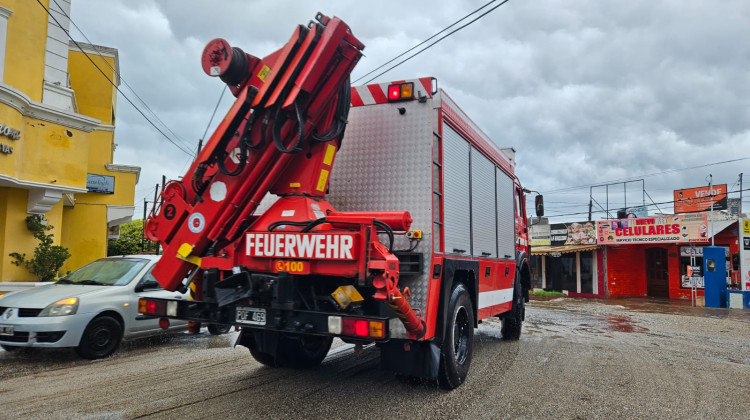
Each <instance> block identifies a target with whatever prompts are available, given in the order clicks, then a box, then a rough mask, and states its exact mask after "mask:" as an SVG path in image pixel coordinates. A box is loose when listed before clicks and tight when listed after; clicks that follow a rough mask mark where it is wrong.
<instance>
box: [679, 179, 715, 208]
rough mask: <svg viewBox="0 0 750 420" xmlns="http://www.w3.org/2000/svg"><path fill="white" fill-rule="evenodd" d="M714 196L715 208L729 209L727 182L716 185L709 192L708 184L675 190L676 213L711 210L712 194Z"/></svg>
mask: <svg viewBox="0 0 750 420" xmlns="http://www.w3.org/2000/svg"><path fill="white" fill-rule="evenodd" d="M712 193H713V198H714V210H726V209H727V184H721V185H714V186H712V187H711V191H710V192H709V190H708V186H705V187H698V188H688V189H685V190H675V191H674V212H675V213H696V212H701V211H709V210H711V194H712Z"/></svg>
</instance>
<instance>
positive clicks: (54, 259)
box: [8, 214, 70, 281]
mask: <svg viewBox="0 0 750 420" xmlns="http://www.w3.org/2000/svg"><path fill="white" fill-rule="evenodd" d="M45 222H46V219H45V218H44V217H43V216H40V215H37V214H35V215H32V216H27V217H26V227H27V228H28V229H29V230H30V231H31V232H32V233H33V235H34V238H36V240H38V241H39V245H37V247H36V248H34V258H30V259H27V258H26V254H25V253H23V254H20V253H18V252H11V253H10V254H8V255H9V256H10V257H11V258H13V261H11V264H14V265H17V266H19V267H24V268H26V269H27V270H29V272H30V273H31V274H33V275H35V276H36V277H37V278H38V279H39V281H52V280H54V279H55V277H57V276H58V275H59V271H60V268H61V267H62V266H63V264H64V263H65V260H67V259H68V258H70V252H68V248H65V247H62V246H60V245H52V243H53V239H52V238H53V237H54V235H53V234H51V233H47V231H50V230H52V229H53V228H54V227H53V226H52V225H48V224H46V223H45Z"/></svg>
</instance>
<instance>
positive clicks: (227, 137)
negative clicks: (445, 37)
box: [145, 14, 424, 338]
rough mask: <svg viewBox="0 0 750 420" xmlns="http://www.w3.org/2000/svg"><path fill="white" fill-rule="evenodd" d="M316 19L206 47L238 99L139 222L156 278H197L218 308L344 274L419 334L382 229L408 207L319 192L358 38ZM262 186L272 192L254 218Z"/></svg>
mask: <svg viewBox="0 0 750 420" xmlns="http://www.w3.org/2000/svg"><path fill="white" fill-rule="evenodd" d="M316 20H317V22H310V24H309V25H308V27H304V26H301V25H300V26H299V27H298V28H297V29H296V31H295V32H294V34H293V35H292V37H291V39H290V40H289V42H287V44H286V45H285V46H284V47H283V48H281V49H279V50H277V51H276V52H274V53H272V54H270V55H268V56H267V57H265V58H257V57H254V56H252V55H250V54H246V53H245V52H243V51H242V50H240V49H239V48H233V47H230V45H229V44H228V43H227V42H226V41H225V40H223V39H215V40H213V41H211V42H210V43H209V44H208V45H207V46H206V48H205V50H204V52H203V57H202V65H203V69H204V71H205V72H206V73H207V74H209V75H211V76H218V77H219V78H220V79H221V80H222V81H224V82H225V83H227V85H228V86H229V88H230V90H231V91H232V93H233V94H234V95H235V96H236V98H237V100H236V101H235V103H234V105H233V106H232V107H231V109H230V111H229V113H228V114H227V116H226V117H225V118H224V120H223V121H222V122H221V123H220V125H219V126H218V128H217V130H216V132H215V133H214V134H213V135H212V136H211V138H210V139H209V140H208V141H207V142H206V145H205V147H204V148H203V149H202V150H201V151H200V152H199V154H198V157H197V158H196V160H195V161H194V162H193V164H192V165H191V167H190V169H189V170H188V171H187V173H186V174H185V176H184V177H183V178H182V180H180V181H170V182H169V183H167V184H166V185H165V186H164V188H163V190H162V192H161V200H160V205H159V206H158V207H156V208H155V209H154V210H153V211H152V212H151V214H150V216H149V218H148V220H147V223H146V226H145V231H146V235H147V236H148V238H149V239H151V240H154V241H158V242H160V243H161V245H162V247H163V249H164V252H163V257H162V258H161V259H160V261H159V262H158V264H157V265H156V267H155V268H154V270H153V275H154V276H155V277H156V279H157V280H158V281H159V283H161V285H162V286H163V287H164V288H166V289H168V290H176V289H181V290H184V289H185V288H186V287H187V286H188V284H189V283H190V282H195V283H196V284H197V285H198V287H196V289H197V291H198V297H197V300H201V299H203V298H204V297H205V298H206V301H211V300H213V302H214V306H215V307H216V308H218V309H217V310H220V309H221V307H223V306H225V305H230V304H233V303H236V302H240V301H242V300H243V299H244V300H246V299H254V298H257V297H258V296H259V295H261V294H263V293H269V294H271V295H272V299H271V300H270V301H271V302H272V305H275V306H276V309H284V308H287V309H292V306H293V303H292V302H293V298H292V296H291V294H293V293H294V286H293V285H292V284H293V282H294V281H297V280H299V278H301V277H305V276H307V277H308V278H310V279H319V278H329V277H336V278H340V279H351V285H354V286H363V287H367V288H371V289H372V290H374V293H373V296H372V298H373V299H374V300H375V301H380V302H384V303H386V304H387V305H388V306H389V307H391V309H393V311H394V312H395V314H396V315H397V316H398V317H399V318H400V319H401V320H402V321H403V324H404V326H405V328H406V330H407V331H408V333H409V334H410V335H411V336H412V337H414V338H417V337H420V336H421V335H422V334H423V333H424V324H423V322H422V321H421V320H420V318H419V317H418V316H417V315H416V314H415V312H414V310H413V309H412V308H411V306H410V305H409V303H408V297H409V293H408V290H404V291H403V292H402V291H401V290H399V288H398V278H399V262H398V259H397V258H396V256H394V255H393V254H392V253H391V252H390V250H389V247H387V246H385V245H383V244H381V243H380V241H379V238H378V235H379V234H383V232H385V233H387V234H388V235H390V236H391V238H392V235H393V231H402V232H403V231H407V230H408V229H409V227H410V224H411V217H410V215H409V213H408V212H406V211H402V212H395V211H394V212H337V211H336V210H334V209H333V207H332V206H331V205H330V204H329V203H328V202H327V201H326V200H325V198H324V197H325V195H326V190H327V187H328V176H329V174H330V171H331V168H332V166H333V163H334V158H335V155H336V152H337V150H338V148H339V147H340V145H341V141H342V138H343V136H344V129H345V127H346V118H347V115H348V110H349V102H350V86H349V74H350V73H351V71H352V69H353V68H354V66H355V65H356V63H357V61H358V60H359V58H360V56H361V54H362V52H361V50H362V49H363V48H364V45H363V44H362V43H360V42H359V41H358V40H357V39H356V38H355V37H354V35H352V33H351V31H350V30H349V28H348V26H347V25H346V24H345V23H344V22H342V21H341V20H339V19H338V18H336V17H334V18H328V17H326V16H324V15H322V14H318V15H317V16H316ZM269 192H270V193H272V194H275V195H278V196H279V198H278V200H277V201H276V202H275V203H274V204H273V205H272V206H271V207H270V208H269V209H268V210H267V211H266V212H264V213H263V214H262V215H255V214H254V212H255V210H256V209H257V208H258V205H259V203H260V202H261V200H262V199H263V198H264V197H265V196H266V194H267V193H269ZM391 242H392V241H391ZM186 277H187V281H185V278H186ZM295 278H296V280H295ZM186 283H187V284H186ZM204 283H205V284H204ZM208 283H210V284H208ZM201 294H203V295H204V296H201ZM355 294H356V292H355ZM183 315H185V314H183ZM178 316H179V315H178ZM191 316H192V315H190V314H187V315H185V318H190V317H191ZM264 316H265V315H264ZM261 324H262V323H260V322H258V323H257V325H261ZM280 325H283V324H277V328H279V326H280ZM313 333H314V331H313Z"/></svg>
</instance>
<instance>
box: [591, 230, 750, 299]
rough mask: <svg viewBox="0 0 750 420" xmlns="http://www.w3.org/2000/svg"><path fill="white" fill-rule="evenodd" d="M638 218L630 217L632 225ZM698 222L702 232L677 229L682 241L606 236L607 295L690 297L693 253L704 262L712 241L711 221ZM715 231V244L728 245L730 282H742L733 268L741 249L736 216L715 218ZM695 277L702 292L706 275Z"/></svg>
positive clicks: (698, 289) (699, 293) (699, 294)
mask: <svg viewBox="0 0 750 420" xmlns="http://www.w3.org/2000/svg"><path fill="white" fill-rule="evenodd" d="M669 217H678V216H669ZM679 217H683V216H679ZM643 219H654V218H653V217H652V218H643ZM638 220H640V219H629V222H630V224H631V225H632V224H634V223H635V222H636V221H638ZM612 222H617V221H612ZM599 223H602V222H599ZM604 223H611V222H610V221H605V222H604ZM611 225H614V223H612V224H611ZM698 226H699V227H698V232H689V233H685V235H687V236H684V237H683V235H682V233H681V232H685V231H687V230H689V229H684V227H682V225H681V229H680V230H679V231H677V232H678V233H680V234H679V235H674V236H673V238H672V239H674V237H678V238H679V239H677V240H678V241H679V242H657V241H658V238H657V239H654V240H653V242H645V241H644V242H635V243H612V242H614V241H612V240H611V239H610V240H609V241H607V239H608V238H604V241H603V242H605V243H604V247H603V248H604V267H605V270H604V271H605V273H604V277H605V279H606V290H607V296H608V297H657V298H672V299H690V298H691V293H692V286H691V283H690V279H689V278H688V277H687V270H688V268H687V266H688V265H690V262H691V259H690V255H691V254H693V255H698V257H696V258H695V259H694V260H693V262H694V263H695V264H696V265H698V266H700V265H701V261H702V258H701V256H702V247H703V246H706V245H711V241H710V237H711V234H710V232H711V227H712V226H711V223H705V224H702V223H700V222H699V225H698ZM700 226H705V227H706V228H705V229H703V231H705V232H707V234H706V235H704V236H701V229H700ZM612 230H613V229H610V231H612ZM713 231H714V232H715V233H714V243H715V245H716V246H721V247H725V248H726V249H727V273H728V274H727V275H728V277H730V279H729V280H728V282H731V283H732V284H734V283H737V284H739V277H738V276H739V272H737V271H735V270H733V266H732V264H731V256H732V255H733V254H735V253H738V252H739V239H738V223H737V221H736V220H724V221H717V222H713ZM600 233H601V231H600ZM604 233H607V232H604ZM696 234H697V236H696ZM683 238H684V239H685V240H683ZM614 239H616V238H614ZM695 239H698V240H697V241H696V240H695ZM606 242H610V243H606ZM694 280H698V281H693V284H696V285H697V292H698V296H702V295H703V289H702V277H699V276H696V277H695V278H694ZM730 288H731V286H730Z"/></svg>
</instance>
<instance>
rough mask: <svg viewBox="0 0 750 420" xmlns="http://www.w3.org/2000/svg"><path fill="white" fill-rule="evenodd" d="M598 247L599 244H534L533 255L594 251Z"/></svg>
mask: <svg viewBox="0 0 750 420" xmlns="http://www.w3.org/2000/svg"><path fill="white" fill-rule="evenodd" d="M597 248H599V245H558V246H532V247H531V255H549V254H553V253H560V254H568V253H571V252H580V251H593V250H595V249H597Z"/></svg>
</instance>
